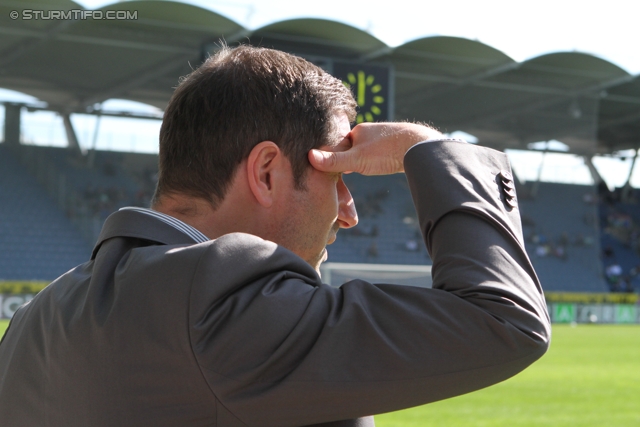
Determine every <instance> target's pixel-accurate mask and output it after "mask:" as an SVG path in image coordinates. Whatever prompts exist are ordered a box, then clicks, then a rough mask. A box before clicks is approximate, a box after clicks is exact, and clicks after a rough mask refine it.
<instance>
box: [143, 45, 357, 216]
mask: <svg viewBox="0 0 640 427" xmlns="http://www.w3.org/2000/svg"><path fill="white" fill-rule="evenodd" d="M355 107H356V103H355V101H354V99H353V95H352V94H351V92H350V91H349V90H348V89H346V88H345V87H344V85H343V84H342V83H341V82H340V80H338V79H336V78H334V77H332V76H331V75H329V74H328V73H326V72H324V71H323V70H322V69H321V68H319V67H317V66H315V65H313V64H311V63H309V62H307V61H305V60H304V59H302V58H299V57H296V56H293V55H289V54H287V53H284V52H280V51H276V50H271V49H264V48H255V47H251V46H240V47H237V48H234V49H231V48H228V47H223V48H222V49H221V50H220V51H219V52H218V53H216V54H215V55H214V56H212V57H211V58H209V59H208V60H207V61H206V62H205V63H204V64H203V65H202V66H201V67H200V68H198V69H196V70H195V71H193V72H192V73H191V74H190V75H188V76H187V77H185V78H184V79H183V80H182V81H181V82H180V84H179V86H178V88H177V89H176V91H175V93H174V94H173V97H172V98H171V101H170V102H169V105H168V107H167V109H166V111H165V115H164V121H163V124H162V128H161V130H160V162H159V169H160V171H159V181H158V187H157V189H156V194H155V196H154V199H155V200H157V199H158V198H159V197H160V196H163V195H170V194H172V193H177V194H187V195H190V196H193V197H198V198H201V199H204V200H207V201H209V202H210V203H211V204H212V206H214V207H215V206H217V205H218V204H219V203H220V202H221V201H222V200H223V199H224V197H225V195H226V192H227V189H228V187H229V185H230V183H231V180H232V178H233V175H234V172H235V170H236V168H237V167H238V165H239V164H240V163H241V162H242V161H243V160H244V159H246V158H247V157H248V156H249V153H250V152H251V150H252V149H253V147H254V146H255V145H256V144H258V143H259V142H261V141H273V142H275V143H276V144H277V145H278V146H279V147H280V149H281V150H282V152H283V153H284V154H285V156H287V158H288V159H289V161H290V162H291V165H292V167H293V174H294V180H295V183H296V186H297V187H298V188H304V180H303V178H304V175H305V172H306V170H307V169H308V168H309V167H310V165H309V162H308V160H307V153H308V152H309V150H310V149H312V148H318V147H320V146H322V145H327V144H330V142H331V137H332V135H333V134H334V133H335V132H336V131H337V130H336V128H335V126H334V121H333V120H332V117H333V116H334V115H336V114H337V113H340V112H343V113H345V114H346V115H347V117H348V118H349V120H350V121H353V119H354V117H355Z"/></svg>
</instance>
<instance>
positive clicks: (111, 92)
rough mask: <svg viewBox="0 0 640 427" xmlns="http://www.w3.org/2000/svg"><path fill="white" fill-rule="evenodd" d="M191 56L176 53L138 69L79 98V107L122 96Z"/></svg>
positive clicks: (180, 65)
mask: <svg viewBox="0 0 640 427" xmlns="http://www.w3.org/2000/svg"><path fill="white" fill-rule="evenodd" d="M193 57H194V54H193V53H192V54H189V55H184V54H182V55H176V56H174V57H172V58H170V59H166V60H162V61H161V62H160V63H157V64H154V65H153V66H151V67H149V68H147V69H146V70H145V72H142V73H141V72H140V71H136V72H135V73H134V74H132V75H130V76H127V77H126V78H125V79H122V80H121V81H120V83H119V84H116V85H115V86H112V87H110V88H109V89H108V90H106V91H104V92H101V93H97V94H94V95H93V96H91V97H88V98H86V99H83V100H81V101H80V105H79V107H80V108H86V107H90V106H91V105H93V104H96V103H99V102H103V101H106V100H107V99H110V98H115V97H118V96H122V95H124V94H126V93H127V92H128V91H130V90H132V89H136V88H139V87H141V86H142V85H144V84H145V83H147V82H149V81H152V80H154V79H156V78H158V77H161V76H164V75H166V74H168V73H170V72H171V71H173V70H175V69H176V68H179V67H183V66H184V65H185V61H188V60H189V59H193ZM176 83H177V80H176Z"/></svg>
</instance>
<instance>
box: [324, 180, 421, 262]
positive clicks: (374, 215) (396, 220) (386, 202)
mask: <svg viewBox="0 0 640 427" xmlns="http://www.w3.org/2000/svg"><path fill="white" fill-rule="evenodd" d="M344 181H345V183H346V184H347V186H348V187H349V190H350V191H351V194H352V195H353V198H354V201H355V203H356V209H357V210H358V216H359V223H358V225H357V226H356V227H354V228H352V229H349V230H342V231H340V233H339V238H338V239H337V240H336V242H335V243H334V244H333V245H331V246H330V247H329V248H328V253H329V257H328V261H330V262H348V263H378V264H404V265H406V264H411V265H425V264H431V260H430V258H429V256H428V254H427V251H426V248H425V247H424V243H422V237H421V235H420V231H419V227H418V224H417V217H416V213H415V209H414V207H413V204H412V203H411V194H410V192H409V187H408V185H407V181H406V178H405V176H404V175H402V174H396V175H390V176H377V177H363V176H360V175H357V174H353V175H352V174H347V175H344Z"/></svg>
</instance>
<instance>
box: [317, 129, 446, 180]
mask: <svg viewBox="0 0 640 427" xmlns="http://www.w3.org/2000/svg"><path fill="white" fill-rule="evenodd" d="M441 137H442V134H441V133H440V132H438V131H437V130H435V129H432V128H430V127H428V126H423V125H418V124H415V123H362V124H359V125H357V126H356V127H354V128H353V130H352V131H351V132H350V133H349V138H350V139H351V148H349V149H348V150H346V151H342V152H329V151H321V150H311V151H309V161H310V162H311V165H312V166H313V167H314V168H316V169H318V170H320V171H323V172H358V173H360V174H362V175H388V174H392V173H399V172H404V165H403V160H404V155H405V154H406V152H407V151H408V150H409V148H411V147H413V146H414V145H415V144H417V143H418V142H421V141H426V140H427V139H437V138H441Z"/></svg>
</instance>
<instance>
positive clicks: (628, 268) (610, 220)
mask: <svg viewBox="0 0 640 427" xmlns="http://www.w3.org/2000/svg"><path fill="white" fill-rule="evenodd" d="M621 193H622V189H620V188H618V189H616V190H615V191H614V192H607V191H601V192H600V204H599V206H598V212H599V225H600V229H601V237H600V241H601V247H602V262H603V268H604V277H605V279H606V282H607V285H608V286H609V289H610V290H611V291H612V292H634V291H640V257H639V253H640V206H639V205H638V194H637V190H633V191H632V192H631V193H630V194H629V195H628V196H627V197H621Z"/></svg>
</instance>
